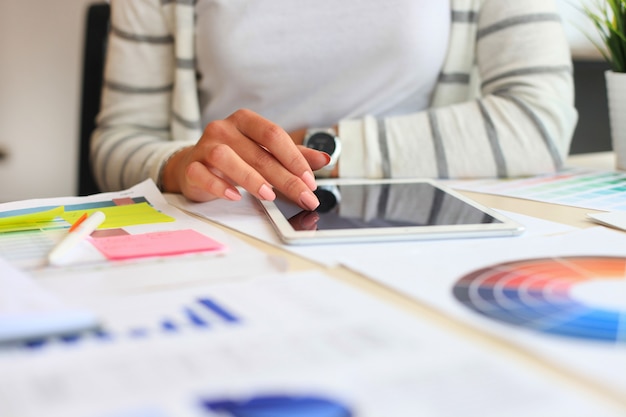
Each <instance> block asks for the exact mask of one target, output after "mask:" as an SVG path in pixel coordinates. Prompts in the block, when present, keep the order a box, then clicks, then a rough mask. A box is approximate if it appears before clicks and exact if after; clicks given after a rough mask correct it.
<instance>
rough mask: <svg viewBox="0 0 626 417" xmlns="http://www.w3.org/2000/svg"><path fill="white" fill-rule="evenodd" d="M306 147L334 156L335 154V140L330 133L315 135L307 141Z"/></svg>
mask: <svg viewBox="0 0 626 417" xmlns="http://www.w3.org/2000/svg"><path fill="white" fill-rule="evenodd" d="M306 146H307V147H308V148H313V149H317V150H318V151H322V152H326V153H327V154H328V155H332V154H333V153H334V152H335V138H334V137H333V136H332V135H331V134H329V133H324V132H318V133H314V134H313V135H311V137H309V139H308V140H307V142H306Z"/></svg>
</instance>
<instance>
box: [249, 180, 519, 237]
mask: <svg viewBox="0 0 626 417" xmlns="http://www.w3.org/2000/svg"><path fill="white" fill-rule="evenodd" d="M315 194H316V195H317V196H318V198H319V200H320V206H319V207H318V208H317V209H316V210H315V211H306V210H302V209H301V208H300V207H298V206H297V205H296V204H295V203H293V202H291V201H289V200H288V199H286V198H285V197H284V196H282V195H280V194H278V197H277V198H276V200H275V201H260V203H261V205H262V206H263V208H264V209H265V211H266V212H267V215H268V216H269V218H270V220H271V222H272V225H273V226H274V228H275V229H276V232H277V233H278V235H279V236H280V238H281V240H282V241H283V242H285V243H287V244H316V243H337V242H373V241H392V240H418V239H449V238H470V237H488V236H513V235H518V234H520V233H522V231H523V230H524V229H523V227H522V226H521V225H520V224H518V223H516V222H514V221H513V220H511V219H508V218H507V217H505V216H503V215H501V214H499V213H497V212H496V211H494V210H491V209H488V208H487V207H483V206H481V205H480V204H478V203H476V202H474V201H472V200H470V199H469V198H467V197H465V196H463V195H461V194H458V193H456V192H454V191H452V190H451V189H449V188H446V187H445V186H442V185H441V184H438V183H436V182H435V181H431V180H415V179H410V180H360V181H354V180H321V181H318V189H317V190H316V191H315Z"/></svg>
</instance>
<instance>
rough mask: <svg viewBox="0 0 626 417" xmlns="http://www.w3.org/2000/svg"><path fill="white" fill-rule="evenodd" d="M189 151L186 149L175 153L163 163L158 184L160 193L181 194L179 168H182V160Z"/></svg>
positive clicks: (188, 148)
mask: <svg viewBox="0 0 626 417" xmlns="http://www.w3.org/2000/svg"><path fill="white" fill-rule="evenodd" d="M190 149H191V147H187V148H181V149H179V150H177V151H175V152H174V153H173V154H171V155H170V156H169V157H168V158H167V160H166V161H165V162H164V163H163V169H162V170H161V175H160V178H159V182H158V185H159V189H160V190H161V191H163V192H167V193H180V192H182V188H181V181H180V175H179V172H180V169H179V167H180V166H182V165H181V164H182V160H183V159H184V157H185V155H186V154H187V153H188V152H189V150H190Z"/></svg>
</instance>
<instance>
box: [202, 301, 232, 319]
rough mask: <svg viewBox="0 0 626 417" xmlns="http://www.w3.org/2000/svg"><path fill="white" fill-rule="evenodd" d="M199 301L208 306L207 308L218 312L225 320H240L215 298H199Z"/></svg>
mask: <svg viewBox="0 0 626 417" xmlns="http://www.w3.org/2000/svg"><path fill="white" fill-rule="evenodd" d="M198 302H199V303H200V304H201V305H203V306H204V307H206V308H207V309H209V310H210V311H211V312H213V313H215V314H217V315H218V316H219V317H221V318H223V319H224V320H225V321H227V322H229V323H238V322H239V319H238V318H237V317H235V316H234V315H233V314H231V313H230V312H228V310H226V309H224V308H222V306H220V305H219V304H217V303H216V302H215V301H213V300H210V299H208V298H199V299H198Z"/></svg>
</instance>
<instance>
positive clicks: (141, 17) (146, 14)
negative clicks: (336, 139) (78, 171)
mask: <svg viewBox="0 0 626 417" xmlns="http://www.w3.org/2000/svg"><path fill="white" fill-rule="evenodd" d="M172 8H180V9H176V10H174V9H172ZM111 11H112V15H111V24H112V26H111V34H110V37H109V46H108V51H107V65H106V69H105V81H104V91H103V100H102V108H101V112H100V114H99V116H98V128H97V130H96V132H95V133H94V135H93V139H92V160H93V162H94V170H95V175H96V178H97V180H98V183H99V185H100V187H101V188H102V189H103V190H111V189H122V188H126V187H128V186H130V185H133V184H135V183H137V182H140V181H142V180H144V179H146V178H152V179H153V180H154V181H155V182H157V183H158V184H159V185H160V186H161V188H162V189H163V190H164V191H169V192H182V193H183V194H184V195H185V196H187V197H188V198H190V199H193V200H197V201H206V200H209V199H212V198H216V197H219V198H227V199H231V200H236V199H239V198H240V195H239V192H238V191H237V188H236V187H235V185H241V186H242V187H243V188H245V189H246V190H247V191H249V192H250V193H252V194H253V195H255V196H256V197H258V198H262V199H268V200H271V199H273V198H274V197H275V194H274V191H273V190H272V188H273V187H276V188H277V189H278V190H280V191H281V192H283V193H284V194H286V195H287V196H288V197H290V198H292V199H293V200H294V201H296V202H297V203H298V204H300V206H301V207H303V208H306V209H314V208H315V207H316V206H317V205H318V204H319V202H318V201H317V197H315V195H314V194H313V193H312V190H314V189H315V188H316V185H315V181H314V178H313V174H312V170H313V169H317V168H319V167H321V166H323V165H324V163H326V162H327V157H326V156H325V155H323V154H322V153H320V152H316V151H313V150H310V149H304V148H302V147H297V146H296V145H295V144H294V143H293V141H292V140H291V138H290V137H289V135H287V133H286V132H284V131H283V130H282V129H281V128H280V127H278V126H277V125H275V124H273V123H272V122H270V121H268V120H266V119H264V118H262V117H260V116H259V115H257V114H255V113H253V112H251V111H247V110H239V111H237V112H235V113H233V114H232V115H231V116H230V117H228V118H226V119H224V120H220V121H215V122H212V123H210V124H209V125H208V126H207V127H206V128H205V129H204V132H202V131H201V130H200V128H199V127H200V122H199V109H198V104H197V92H196V90H195V88H196V84H195V78H194V77H195V69H194V65H193V63H194V58H195V57H194V56H193V53H194V51H193V50H189V49H190V47H191V46H192V45H193V39H186V40H185V41H183V40H184V38H185V37H187V38H188V37H189V36H193V24H194V23H193V5H186V4H180V5H179V4H178V3H168V4H166V5H164V6H161V2H160V1H158V0H118V1H112V5H111ZM174 11H175V13H174ZM185 16H186V18H185ZM182 45H184V46H182ZM191 49H193V48H191ZM311 166H312V167H313V168H312V167H311Z"/></svg>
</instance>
